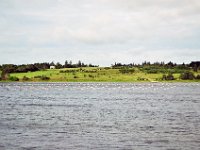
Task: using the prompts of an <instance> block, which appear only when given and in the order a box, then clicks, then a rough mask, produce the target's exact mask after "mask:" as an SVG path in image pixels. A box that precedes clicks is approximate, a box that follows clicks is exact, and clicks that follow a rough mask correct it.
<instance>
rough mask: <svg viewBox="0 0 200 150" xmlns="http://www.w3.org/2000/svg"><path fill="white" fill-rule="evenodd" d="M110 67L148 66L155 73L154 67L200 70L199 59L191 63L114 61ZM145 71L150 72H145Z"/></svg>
mask: <svg viewBox="0 0 200 150" xmlns="http://www.w3.org/2000/svg"><path fill="white" fill-rule="evenodd" d="M111 66H112V68H114V69H115V68H116V69H118V68H122V67H139V68H148V69H149V70H151V71H153V69H154V71H155V72H152V73H157V72H156V68H158V69H159V70H160V69H162V68H163V69H164V70H166V69H170V68H177V69H182V70H189V69H193V71H195V72H197V71H198V70H200V61H192V62H191V63H189V64H185V63H182V64H176V63H173V62H171V61H170V62H168V63H165V62H154V63H151V62H148V61H144V62H143V63H142V64H135V63H129V64H122V63H116V62H115V63H114V64H113V65H111ZM148 69H147V70H148ZM141 71H144V70H141ZM147 73H151V72H147Z"/></svg>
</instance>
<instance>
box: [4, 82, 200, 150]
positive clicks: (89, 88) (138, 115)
mask: <svg viewBox="0 0 200 150" xmlns="http://www.w3.org/2000/svg"><path fill="white" fill-rule="evenodd" d="M7 149H9V150H21V149H24V150H38V149H39V150H56V149H67V150H69V149H73V150H76V149H85V150H88V149H96V150H98V149H101V150H102V149H105V150H107V149H135V150H148V149H152V150H199V149H200V84H199V83H0V150H7Z"/></svg>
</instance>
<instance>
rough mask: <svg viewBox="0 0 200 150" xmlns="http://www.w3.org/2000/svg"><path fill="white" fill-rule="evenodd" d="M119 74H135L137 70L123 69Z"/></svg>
mask: <svg viewBox="0 0 200 150" xmlns="http://www.w3.org/2000/svg"><path fill="white" fill-rule="evenodd" d="M119 72H120V73H122V74H125V73H134V72H135V69H134V68H131V69H129V68H121V69H119Z"/></svg>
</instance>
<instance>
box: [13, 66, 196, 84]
mask: <svg viewBox="0 0 200 150" xmlns="http://www.w3.org/2000/svg"><path fill="white" fill-rule="evenodd" d="M134 69H135V72H134V73H124V74H123V73H120V71H119V69H111V68H103V67H96V68H94V67H84V68H65V69H53V70H50V69H48V70H44V71H36V72H27V73H12V74H10V76H15V77H17V78H19V80H20V81H33V82H37V81H49V82H101V81H102V82H149V81H162V76H163V73H147V72H144V71H141V69H139V68H134ZM173 75H174V77H175V79H176V80H174V81H175V82H177V81H179V82H181V81H182V80H179V76H180V73H174V74H173ZM24 76H25V77H28V78H29V79H28V80H23V78H24ZM37 76H45V77H49V78H50V79H49V80H42V79H41V78H35V77H37ZM174 81H172V82H174ZM193 81H195V80H193ZM184 82H185V80H184Z"/></svg>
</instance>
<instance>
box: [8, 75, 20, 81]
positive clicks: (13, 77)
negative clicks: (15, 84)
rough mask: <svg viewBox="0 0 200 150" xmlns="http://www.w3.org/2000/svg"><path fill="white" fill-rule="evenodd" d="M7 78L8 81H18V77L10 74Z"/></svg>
mask: <svg viewBox="0 0 200 150" xmlns="http://www.w3.org/2000/svg"><path fill="white" fill-rule="evenodd" d="M8 80H10V81H19V78H18V77H15V76H10V77H9V78H8Z"/></svg>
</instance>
